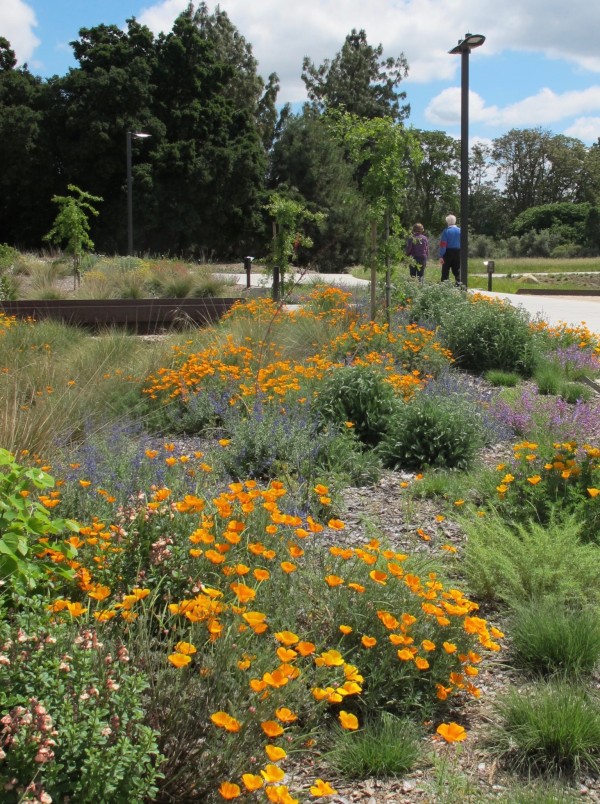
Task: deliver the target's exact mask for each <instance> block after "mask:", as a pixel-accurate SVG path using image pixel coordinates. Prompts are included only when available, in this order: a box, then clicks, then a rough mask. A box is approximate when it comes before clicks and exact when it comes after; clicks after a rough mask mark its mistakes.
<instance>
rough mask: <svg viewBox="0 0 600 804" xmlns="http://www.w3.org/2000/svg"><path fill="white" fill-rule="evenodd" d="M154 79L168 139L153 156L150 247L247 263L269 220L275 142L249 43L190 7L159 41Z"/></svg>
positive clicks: (219, 18)
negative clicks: (265, 203) (271, 143)
mask: <svg viewBox="0 0 600 804" xmlns="http://www.w3.org/2000/svg"><path fill="white" fill-rule="evenodd" d="M153 80H154V83H155V84H156V91H155V96H154V112H155V114H156V116H157V117H158V118H159V119H160V120H161V122H162V123H163V125H164V126H165V134H164V137H162V138H161V139H160V140H158V141H157V142H156V144H155V147H154V148H153V153H152V158H153V176H154V178H153V189H152V193H151V195H148V197H147V199H146V203H147V209H148V213H149V214H148V218H149V221H150V225H149V228H148V230H147V232H146V242H147V245H148V247H149V248H151V249H152V250H159V249H161V250H164V249H165V248H167V249H170V250H173V251H175V252H177V253H188V254H194V255H213V254H218V255H220V256H226V255H227V256H234V255H235V256H237V257H243V256H244V253H246V252H247V251H248V249H250V248H251V244H252V241H253V238H254V237H255V236H256V233H257V231H259V229H260V225H261V221H262V215H261V207H262V192H263V188H264V181H265V176H266V168H267V159H266V147H265V141H267V140H268V139H269V135H268V134H267V132H266V131H265V125H266V124H265V115H266V109H267V110H268V107H269V103H268V102H267V101H264V94H265V87H264V84H263V82H262V80H261V79H260V78H259V77H258V76H257V73H256V61H255V60H254V58H253V56H252V52H251V47H250V45H248V44H247V43H246V41H245V40H244V39H243V37H241V36H240V35H239V34H238V33H237V31H235V29H234V28H233V26H232V25H231V23H230V22H229V20H228V18H227V15H226V14H225V13H224V12H221V11H217V12H216V13H215V14H213V15H211V14H209V13H208V10H207V7H206V5H205V4H201V5H200V7H199V8H198V9H197V10H194V7H193V5H191V4H190V5H189V6H188V7H187V9H186V10H185V11H184V12H183V13H182V14H180V15H179V17H178V18H177V19H176V20H175V23H174V25H173V29H172V31H171V32H169V33H168V34H166V35H161V36H160V37H159V39H158V52H157V66H156V71H155V73H154V77H153ZM275 83H276V78H275V77H273V78H272V81H271V82H270V83H269V86H268V88H267V90H266V92H267V94H268V95H269V97H270V98H271V99H272V98H273V92H274V85H275ZM265 107H266V108H265ZM267 116H268V115H267ZM161 230H162V233H161ZM165 231H167V232H169V242H168V243H165V237H164V232H165Z"/></svg>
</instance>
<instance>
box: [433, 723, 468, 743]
mask: <svg viewBox="0 0 600 804" xmlns="http://www.w3.org/2000/svg"><path fill="white" fill-rule="evenodd" d="M436 732H437V734H439V735H440V737H442V738H443V739H444V740H445V741H446V742H447V743H459V742H462V741H463V740H466V739H467V732H466V731H465V729H464V727H463V726H459V725H458V723H440V725H439V726H438V727H437V729H436Z"/></svg>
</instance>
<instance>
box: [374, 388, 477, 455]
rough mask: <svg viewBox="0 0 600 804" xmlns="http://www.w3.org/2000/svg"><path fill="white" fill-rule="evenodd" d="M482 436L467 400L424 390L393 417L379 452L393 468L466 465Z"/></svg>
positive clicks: (474, 414) (475, 416)
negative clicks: (427, 392) (424, 391)
mask: <svg viewBox="0 0 600 804" xmlns="http://www.w3.org/2000/svg"><path fill="white" fill-rule="evenodd" d="M483 440H484V439H483V430H482V425H481V422H480V419H479V418H478V417H477V415H476V413H475V412H474V410H473V408H472V406H470V405H468V404H467V403H466V402H465V400H463V399H461V398H460V397H456V398H444V397H442V396H438V395H429V394H426V393H421V394H419V395H417V396H416V397H414V398H413V399H412V400H410V401H409V402H407V403H405V404H404V405H403V406H401V407H400V408H399V409H398V410H397V412H396V413H395V415H394V416H393V417H392V418H391V419H390V421H389V423H388V425H387V431H386V433H385V434H384V436H383V438H382V440H381V443H380V444H379V446H378V448H377V453H378V455H379V456H380V457H381V460H382V462H383V464H384V466H388V467H390V468H398V467H401V468H403V469H424V468H426V467H434V468H437V469H467V468H468V467H469V466H470V465H471V463H472V461H473V458H474V456H475V453H476V451H477V449H478V448H479V447H480V446H481V445H482V444H483Z"/></svg>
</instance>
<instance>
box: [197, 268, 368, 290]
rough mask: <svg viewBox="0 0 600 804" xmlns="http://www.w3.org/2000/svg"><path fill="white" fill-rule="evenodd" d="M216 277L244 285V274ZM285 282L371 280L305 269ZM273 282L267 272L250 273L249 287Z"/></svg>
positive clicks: (346, 284) (352, 284)
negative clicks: (305, 270)
mask: <svg viewBox="0 0 600 804" xmlns="http://www.w3.org/2000/svg"><path fill="white" fill-rule="evenodd" d="M213 276H214V277H215V278H216V279H220V280H222V281H223V282H233V283H234V284H236V285H242V286H243V287H246V274H245V272H244V273H236V274H213ZM285 281H286V284H287V283H289V282H292V283H293V284H299V285H310V284H311V283H314V282H325V283H327V284H328V285H336V286H338V287H363V286H364V287H369V285H370V284H371V282H370V281H369V280H368V279H357V278H356V277H354V276H352V275H351V274H317V273H315V272H314V271H307V272H305V273H298V274H292V275H291V276H287V275H286V277H285ZM272 284H273V278H272V277H271V276H269V274H258V273H255V272H254V271H252V272H251V274H250V287H252V288H270V287H271V285H272Z"/></svg>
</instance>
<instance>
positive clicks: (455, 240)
mask: <svg viewBox="0 0 600 804" xmlns="http://www.w3.org/2000/svg"><path fill="white" fill-rule="evenodd" d="M440 264H441V266H442V280H441V281H442V282H447V281H448V279H449V278H450V271H452V274H453V276H454V281H455V282H456V285H457V286H458V285H460V226H457V225H456V216H455V215H447V216H446V228H445V229H444V231H443V232H442V234H441V235H440Z"/></svg>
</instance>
